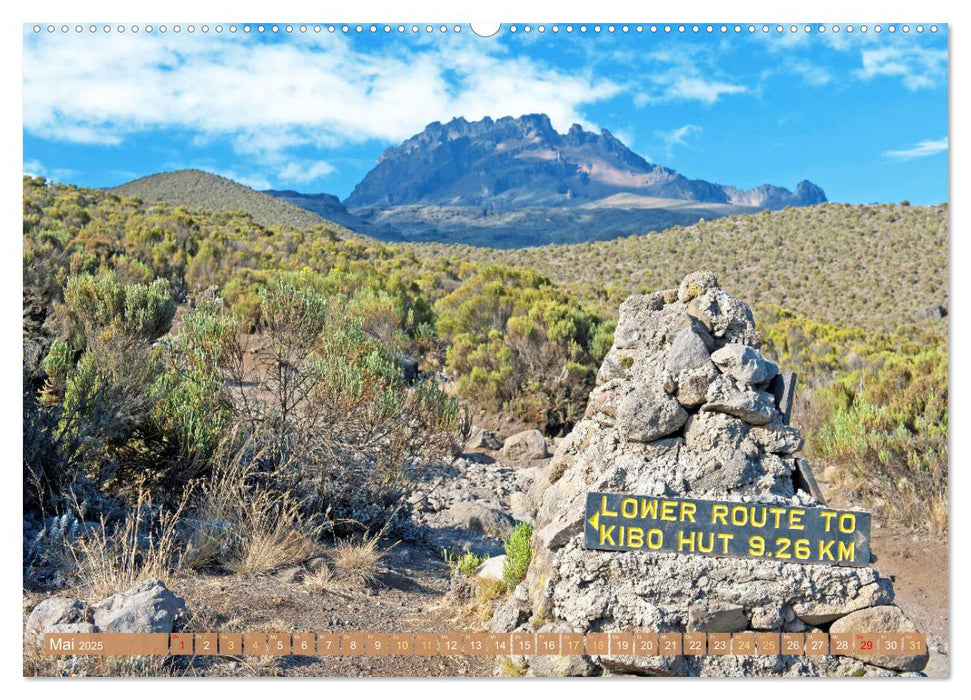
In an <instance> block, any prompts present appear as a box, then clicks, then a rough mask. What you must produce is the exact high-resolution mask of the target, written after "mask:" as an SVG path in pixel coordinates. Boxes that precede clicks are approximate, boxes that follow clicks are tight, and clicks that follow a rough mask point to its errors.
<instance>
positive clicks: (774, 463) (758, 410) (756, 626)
mask: <svg viewBox="0 0 971 700" xmlns="http://www.w3.org/2000/svg"><path fill="white" fill-rule="evenodd" d="M760 345H761V341H760V338H759V335H758V332H757V331H756V329H755V322H754V319H753V317H752V312H751V311H750V309H749V308H748V306H747V305H746V304H745V303H743V302H741V301H739V300H737V299H734V298H732V297H731V296H730V295H729V294H728V293H726V292H725V291H724V290H722V289H721V288H719V286H718V283H717V281H716V279H715V276H714V275H713V274H712V273H710V272H697V273H693V274H691V275H688V276H687V277H686V278H685V279H684V280H683V281H682V283H681V285H680V287H679V288H678V289H677V290H673V289H672V290H669V291H666V292H661V293H655V294H650V295H639V296H632V297H630V298H628V299H627V300H626V301H625V302H624V303H623V304H622V305H621V307H620V318H619V321H618V325H617V330H616V332H615V334H614V342H613V346H612V347H611V349H610V351H609V353H608V354H607V356H606V357H605V359H604V361H603V365H602V366H601V368H600V372H599V374H598V376H597V386H596V388H595V389H594V390H593V392H591V394H590V398H589V402H588V405H587V409H586V413H585V415H584V418H583V420H581V421H580V422H579V423H578V424H577V425H576V427H575V428H574V430H573V431H572V432H571V433H570V435H569V436H568V437H567V438H566V439H565V440H564V441H563V442H562V443H561V444H560V445H559V446H558V448H557V450H556V452H555V454H554V456H553V459H552V461H551V462H550V465H549V467H548V469H547V473H546V477H547V478H546V479H545V481H543V480H541V481H543V483H542V485H540V486H538V487H536V488H534V492H533V503H534V508H535V517H534V520H535V535H534V541H533V547H534V549H535V554H534V559H533V564H532V566H531V567H530V571H529V574H528V576H527V578H526V581H525V582H524V584H523V585H522V586H520V588H519V589H518V590H517V591H516V592H515V594H514V596H513V597H512V599H511V600H510V601H508V602H507V603H506V604H504V605H503V606H502V607H500V609H499V610H497V613H496V616H495V617H494V618H493V626H494V628H495V629H497V630H500V629H501V630H503V631H509V630H511V629H522V630H535V631H544V632H545V631H551V632H557V631H558V632H613V631H618V632H638V631H644V632H667V631H670V632H678V631H681V632H683V631H707V632H735V631H742V630H759V631H786V632H801V631H826V630H827V629H828V628H829V625H830V624H833V623H835V622H836V621H839V623H840V625H841V626H843V627H845V626H846V625H847V624H849V623H851V622H852V616H853V614H854V613H856V611H867V610H868V609H873V608H876V610H877V611H878V612H879V611H882V610H884V609H885V608H886V609H887V610H891V611H893V612H892V613H888V614H886V615H883V616H882V617H881V619H882V620H884V621H886V620H889V619H891V618H892V619H894V620H896V621H897V623H895V624H897V627H898V629H899V631H914V628H913V626H912V625H911V624H910V623H909V622H908V621H907V620H906V618H905V617H903V615H902V614H899V610H897V608H895V607H893V606H891V605H890V604H891V603H892V600H893V589H892V587H891V585H890V582H889V581H888V580H885V579H880V578H879V576H878V574H877V572H876V571H875V570H874V569H872V568H869V567H862V568H845V567H837V566H827V565H818V564H799V563H786V562H782V561H778V560H768V559H731V558H720V557H705V556H702V555H697V554H686V553H674V552H659V551H646V550H645V551H631V552H606V551H594V550H589V549H585V548H584V546H583V522H584V508H585V499H586V494H587V493H588V492H590V491H598V492H619V493H629V494H637V495H645V496H669V497H670V496H673V497H679V496H681V497H690V498H702V499H713V500H728V501H740V502H757V503H767V504H787V505H800V506H807V507H812V506H817V505H820V504H819V503H818V502H817V501H816V500H815V499H814V498H813V496H812V495H811V494H809V493H806V492H805V491H802V490H800V489H798V488H797V487H796V485H795V484H796V483H799V482H798V480H797V481H796V482H794V478H793V475H794V472H795V471H796V470H797V468H798V467H797V463H796V459H795V457H794V456H793V454H794V453H795V452H797V451H798V450H799V449H800V448H801V447H802V444H803V440H802V438H801V436H800V434H799V431H798V430H796V429H795V428H793V427H791V426H789V425H787V424H786V422H785V420H784V418H783V416H782V415H781V414H780V412H779V409H778V408H777V406H776V401H775V398H774V397H773V395H772V394H771V393H769V391H767V389H768V388H769V384H770V382H772V380H773V378H774V377H775V376H776V374H777V373H778V368H777V367H776V365H774V364H773V363H772V362H770V361H768V360H767V359H765V358H764V357H763V356H762V354H761V353H760V352H759V347H760ZM880 631H886V632H892V631H897V630H893V629H888V630H880ZM926 661H927V657H926V656H923V657H907V656H900V657H887V658H884V659H880V660H878V662H879V663H880V664H881V665H882V668H881V667H879V666H877V665H874V660H873V659H870V661H869V662H868V663H866V664H864V663H863V662H862V661H861V660H855V659H850V658H846V657H838V658H837V657H803V656H778V657H764V656H751V657H742V656H698V657H687V656H679V657H663V656H653V657H652V656H642V657H640V656H638V657H635V656H631V657H609V658H608V657H567V656H564V657H539V656H537V657H532V658H531V659H530V660H529V663H530V664H531V671H532V672H533V673H534V674H536V675H588V674H597V673H638V674H648V675H716V676H724V675H743V674H744V675H826V674H842V673H861V672H862V673H885V674H886V673H895V672H902V671H913V670H919V669H920V668H923V666H924V665H925V664H926Z"/></svg>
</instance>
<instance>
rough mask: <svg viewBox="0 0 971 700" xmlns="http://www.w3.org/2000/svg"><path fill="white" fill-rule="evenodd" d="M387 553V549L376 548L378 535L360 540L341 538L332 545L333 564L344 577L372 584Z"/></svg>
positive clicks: (374, 583) (360, 582)
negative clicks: (341, 539)
mask: <svg viewBox="0 0 971 700" xmlns="http://www.w3.org/2000/svg"><path fill="white" fill-rule="evenodd" d="M387 554H388V552H387V550H384V551H382V550H379V549H378V535H374V536H372V537H363V538H361V539H360V540H343V541H338V542H337V544H336V546H335V547H334V564H335V565H336V566H337V568H338V569H339V570H340V571H341V574H342V575H343V576H344V577H345V578H346V579H348V580H350V581H352V582H354V583H359V584H362V585H365V586H374V585H376V584H377V582H378V578H377V576H378V572H379V571H380V570H381V567H382V563H383V561H384V559H385V557H386V556H387Z"/></svg>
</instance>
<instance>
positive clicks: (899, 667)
mask: <svg viewBox="0 0 971 700" xmlns="http://www.w3.org/2000/svg"><path fill="white" fill-rule="evenodd" d="M829 631H830V633H831V634H832V633H834V632H835V633H844V634H845V633H847V632H850V633H853V634H873V633H880V632H900V633H906V632H916V631H917V628H916V627H914V623H912V622H911V621H910V620H908V619H907V616H906V615H904V613H903V612H902V611H901V610H900V608H898V607H897V606H896V605H879V606H877V607H873V608H866V609H864V610H857V611H856V612H852V613H850V614H849V615H847V616H846V617H841V618H840V619H839V620H837V621H836V622H834V623H833V624H832V625H830V627H829ZM849 656H852V657H854V658H857V659H860V660H861V661H865V662H866V663H868V664H872V665H874V666H879V667H880V668H886V669H890V670H892V671H901V672H907V671H921V670H923V669H924V667H925V666H927V661H928V659H929V658H930V657H929V656H928V654H927V652H926V651H925V652H924V653H923V654H920V655H894V656H890V655H887V656H884V655H879V654H861V653H859V652H854V653H851V654H849Z"/></svg>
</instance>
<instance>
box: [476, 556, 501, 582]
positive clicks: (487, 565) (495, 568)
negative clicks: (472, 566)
mask: <svg viewBox="0 0 971 700" xmlns="http://www.w3.org/2000/svg"><path fill="white" fill-rule="evenodd" d="M505 568H506V555H505V554H500V555H499V556H497V557H489V558H488V559H486V560H485V561H484V562H482V563H481V564H479V566H478V568H477V569H476V570H475V574H474V577H475V578H483V579H488V580H490V581H502V576H503V572H504V571H505Z"/></svg>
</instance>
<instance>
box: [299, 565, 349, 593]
mask: <svg viewBox="0 0 971 700" xmlns="http://www.w3.org/2000/svg"><path fill="white" fill-rule="evenodd" d="M302 583H303V585H304V587H305V588H307V589H308V590H309V591H311V592H313V593H331V592H334V591H336V590H337V589H338V587H339V584H340V580H339V578H338V576H337V574H336V573H335V572H334V570H333V569H331V568H330V566H328V565H327V564H326V563H321V564H320V565H318V566H317V568H315V569H314V570H313V571H309V572H307V573H306V574H304V577H303V581H302Z"/></svg>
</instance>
